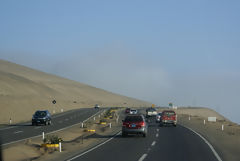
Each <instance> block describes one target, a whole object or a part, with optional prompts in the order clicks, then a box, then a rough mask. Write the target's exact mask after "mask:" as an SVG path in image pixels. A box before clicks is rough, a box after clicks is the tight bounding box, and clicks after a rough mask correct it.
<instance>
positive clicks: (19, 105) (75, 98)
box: [0, 60, 151, 124]
mask: <svg viewBox="0 0 240 161" xmlns="http://www.w3.org/2000/svg"><path fill="white" fill-rule="evenodd" d="M54 99H55V100H56V101H57V103H56V104H52V100H54ZM95 104H99V105H100V106H104V107H118V106H119V107H121V106H125V107H126V106H133V107H134V106H149V105H151V104H150V103H148V102H144V101H140V100H137V99H134V98H129V97H125V96H122V95H118V94H114V93H111V92H108V91H105V90H102V89H99V88H95V87H92V86H89V85H86V84H82V83H79V82H76V81H72V80H68V79H65V78H61V77H58V76H55V75H51V74H47V73H44V72H41V71H37V70H34V69H31V68H28V67H24V66H21V65H17V64H14V63H10V62H7V61H3V60H0V124H7V123H8V122H9V119H10V118H11V119H12V122H13V123H17V122H21V121H29V120H30V119H31V117H32V114H33V113H34V112H35V111H36V110H42V109H48V110H49V111H50V112H51V113H53V112H54V111H55V112H56V113H58V112H60V111H61V109H63V110H64V111H67V110H71V109H76V108H81V107H93V106H94V105H95Z"/></svg>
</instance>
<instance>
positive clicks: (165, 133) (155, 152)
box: [68, 119, 218, 161]
mask: <svg viewBox="0 0 240 161" xmlns="http://www.w3.org/2000/svg"><path fill="white" fill-rule="evenodd" d="M99 160H104V161H123V160H124V161H143V160H144V161H157V160H161V161H218V160H217V158H216V157H215V155H214V154H213V152H212V151H211V149H210V148H209V146H208V145H207V144H206V143H205V142H204V141H203V140H202V139H201V138H200V137H199V136H198V135H196V134H195V133H193V132H192V131H190V130H188V129H186V128H185V127H182V126H180V125H178V126H177V127H173V126H166V127H159V126H158V124H156V123H155V122H154V119H151V122H150V123H149V132H148V136H147V137H146V138H144V137H142V136H141V135H139V136H134V135H132V136H128V137H122V136H121V134H119V135H117V136H116V137H114V138H113V139H112V140H111V141H109V142H107V143H105V144H103V145H102V146H100V147H98V148H96V149H94V150H91V149H90V151H89V152H87V153H85V154H84V155H82V154H79V155H76V156H73V157H71V158H69V160H68V161H99Z"/></svg>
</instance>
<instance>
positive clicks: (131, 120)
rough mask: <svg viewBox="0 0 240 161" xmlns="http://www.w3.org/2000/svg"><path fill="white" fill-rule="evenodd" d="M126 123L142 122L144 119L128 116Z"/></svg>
mask: <svg viewBox="0 0 240 161" xmlns="http://www.w3.org/2000/svg"><path fill="white" fill-rule="evenodd" d="M124 121H126V122H140V121H143V118H142V116H127V117H126V118H125V120H124Z"/></svg>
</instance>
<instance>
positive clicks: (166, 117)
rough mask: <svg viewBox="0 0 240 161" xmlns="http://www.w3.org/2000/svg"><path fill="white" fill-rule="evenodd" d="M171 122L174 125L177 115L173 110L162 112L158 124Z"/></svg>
mask: <svg viewBox="0 0 240 161" xmlns="http://www.w3.org/2000/svg"><path fill="white" fill-rule="evenodd" d="M167 124H172V125H173V126H175V127H176V125H177V115H176V113H175V112H174V111H173V110H166V111H163V112H162V115H161V119H160V125H167Z"/></svg>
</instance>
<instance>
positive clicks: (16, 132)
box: [14, 131, 23, 134]
mask: <svg viewBox="0 0 240 161" xmlns="http://www.w3.org/2000/svg"><path fill="white" fill-rule="evenodd" d="M21 132H23V131H15V132H14V134H18V133H21Z"/></svg>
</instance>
